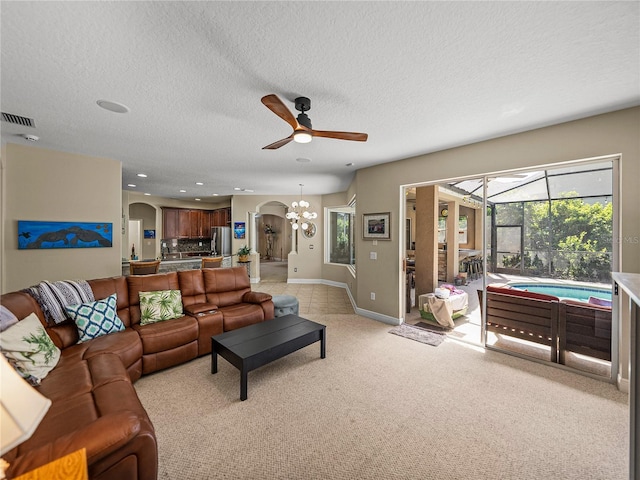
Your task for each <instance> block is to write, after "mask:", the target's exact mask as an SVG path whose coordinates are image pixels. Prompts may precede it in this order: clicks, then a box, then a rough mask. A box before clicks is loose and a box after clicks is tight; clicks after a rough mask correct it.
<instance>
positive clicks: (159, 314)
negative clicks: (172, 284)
mask: <svg viewBox="0 0 640 480" xmlns="http://www.w3.org/2000/svg"><path fill="white" fill-rule="evenodd" d="M139 295H140V325H147V324H149V323H155V322H162V321H163V320H171V319H173V318H179V317H181V316H182V315H183V311H182V295H181V293H180V290H159V291H154V292H140V293H139Z"/></svg>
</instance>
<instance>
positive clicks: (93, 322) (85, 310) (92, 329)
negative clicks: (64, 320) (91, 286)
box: [65, 293, 124, 342]
mask: <svg viewBox="0 0 640 480" xmlns="http://www.w3.org/2000/svg"><path fill="white" fill-rule="evenodd" d="M116 304H117V295H116V294H115V293H114V294H113V295H109V296H108V297H107V298H106V299H104V300H96V301H95V302H89V303H81V304H79V305H70V306H67V307H65V309H66V311H67V314H68V315H69V317H71V319H72V320H73V321H74V322H75V324H76V326H77V327H78V334H79V336H80V340H79V341H80V342H86V341H89V340H92V339H94V338H97V337H101V336H103V335H108V334H110V333H115V332H120V331H122V330H124V324H123V323H122V321H121V320H120V319H119V318H118V315H117V314H116Z"/></svg>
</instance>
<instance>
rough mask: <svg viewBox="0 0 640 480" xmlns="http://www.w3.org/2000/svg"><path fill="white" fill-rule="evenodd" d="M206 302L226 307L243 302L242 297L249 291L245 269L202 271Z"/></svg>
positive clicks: (210, 269)
mask: <svg viewBox="0 0 640 480" xmlns="http://www.w3.org/2000/svg"><path fill="white" fill-rule="evenodd" d="M202 276H203V277H204V288H205V292H206V296H207V302H208V303H213V304H214V305H218V307H226V306H230V305H235V304H238V303H242V302H243V299H242V297H243V295H244V294H245V293H247V292H250V291H251V283H250V280H249V275H247V269H246V268H244V267H233V268H207V269H204V270H202Z"/></svg>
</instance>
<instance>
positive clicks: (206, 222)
mask: <svg viewBox="0 0 640 480" xmlns="http://www.w3.org/2000/svg"><path fill="white" fill-rule="evenodd" d="M230 221H231V208H218V209H216V210H199V209H195V208H171V207H163V208H162V237H161V238H209V237H210V236H211V227H227V226H229V223H230Z"/></svg>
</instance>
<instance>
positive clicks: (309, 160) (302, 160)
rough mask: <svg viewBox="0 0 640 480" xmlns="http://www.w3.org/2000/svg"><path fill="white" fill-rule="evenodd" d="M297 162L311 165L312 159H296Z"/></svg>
mask: <svg viewBox="0 0 640 480" xmlns="http://www.w3.org/2000/svg"><path fill="white" fill-rule="evenodd" d="M296 162H299V163H311V159H310V158H304V157H301V158H296Z"/></svg>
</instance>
